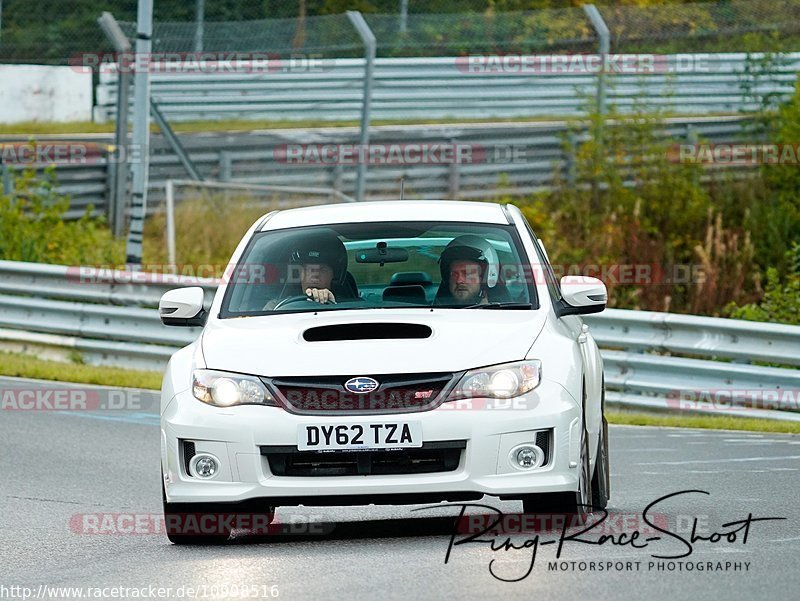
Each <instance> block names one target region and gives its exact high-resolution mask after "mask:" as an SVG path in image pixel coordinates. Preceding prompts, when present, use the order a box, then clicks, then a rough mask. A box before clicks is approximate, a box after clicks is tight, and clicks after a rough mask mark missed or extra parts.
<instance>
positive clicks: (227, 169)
mask: <svg viewBox="0 0 800 601" xmlns="http://www.w3.org/2000/svg"><path fill="white" fill-rule="evenodd" d="M232 178H233V157H231V153H230V152H228V151H227V150H223V151H221V152H220V153H219V179H220V181H222V182H229V181H230V180H231V179H232Z"/></svg>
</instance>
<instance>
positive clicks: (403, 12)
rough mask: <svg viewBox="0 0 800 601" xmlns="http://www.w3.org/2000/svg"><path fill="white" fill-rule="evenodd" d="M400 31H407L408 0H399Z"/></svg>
mask: <svg viewBox="0 0 800 601" xmlns="http://www.w3.org/2000/svg"><path fill="white" fill-rule="evenodd" d="M398 29H399V30H400V33H401V34H403V33H406V31H408V0H400V26H399V27H398Z"/></svg>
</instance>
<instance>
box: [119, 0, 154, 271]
mask: <svg viewBox="0 0 800 601" xmlns="http://www.w3.org/2000/svg"><path fill="white" fill-rule="evenodd" d="M152 35H153V0H139V9H138V12H137V18H136V56H135V60H134V62H135V64H136V75H135V78H134V84H135V88H134V115H133V143H134V147H135V148H136V150H137V157H136V160H135V161H133V193H132V194H131V227H130V230H129V231H128V243H127V247H126V250H125V255H126V259H125V262H126V263H128V264H129V265H130V266H132V267H133V266H136V265H141V263H142V236H143V232H144V218H145V214H146V208H147V179H148V175H149V173H148V172H149V168H150V68H149V62H150V60H149V59H150V51H151V49H152Z"/></svg>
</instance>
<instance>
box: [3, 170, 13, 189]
mask: <svg viewBox="0 0 800 601" xmlns="http://www.w3.org/2000/svg"><path fill="white" fill-rule="evenodd" d="M13 193H14V174H13V173H12V172H11V167H9V166H8V165H6V164H5V163H3V194H4V195H5V196H10V195H11V194H13Z"/></svg>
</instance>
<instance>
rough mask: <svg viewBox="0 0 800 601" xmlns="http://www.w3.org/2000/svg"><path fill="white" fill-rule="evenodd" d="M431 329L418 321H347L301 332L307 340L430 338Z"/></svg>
mask: <svg viewBox="0 0 800 601" xmlns="http://www.w3.org/2000/svg"><path fill="white" fill-rule="evenodd" d="M432 333H433V330H431V328H430V327H429V326H426V325H422V324H418V323H347V324H339V325H333V326H319V327H316V328H309V329H308V330H306V331H305V332H303V339H304V340H306V341H307V342H331V341H334V340H388V339H394V340H398V339H406V340H408V339H420V338H430V337H431V334H432Z"/></svg>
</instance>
